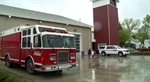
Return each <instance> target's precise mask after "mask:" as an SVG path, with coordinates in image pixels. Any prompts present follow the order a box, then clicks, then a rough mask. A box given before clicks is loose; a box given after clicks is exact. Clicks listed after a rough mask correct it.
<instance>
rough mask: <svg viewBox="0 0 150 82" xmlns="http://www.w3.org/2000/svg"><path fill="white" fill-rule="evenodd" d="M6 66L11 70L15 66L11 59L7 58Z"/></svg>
mask: <svg viewBox="0 0 150 82" xmlns="http://www.w3.org/2000/svg"><path fill="white" fill-rule="evenodd" d="M5 65H6V66H7V67H8V68H11V67H12V66H13V64H12V63H11V62H10V59H9V57H8V56H7V57H6V59H5Z"/></svg>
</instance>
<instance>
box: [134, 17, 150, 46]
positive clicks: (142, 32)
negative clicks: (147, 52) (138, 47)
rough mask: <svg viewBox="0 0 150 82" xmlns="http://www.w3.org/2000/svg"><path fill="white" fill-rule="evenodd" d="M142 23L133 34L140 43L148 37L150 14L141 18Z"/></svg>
mask: <svg viewBox="0 0 150 82" xmlns="http://www.w3.org/2000/svg"><path fill="white" fill-rule="evenodd" d="M142 23H143V25H142V27H141V28H140V29H139V30H138V31H137V33H136V34H135V36H136V37H137V38H138V39H139V40H140V41H141V42H142V43H144V40H145V39H148V38H149V35H148V30H150V15H146V17H144V18H143V21H142Z"/></svg>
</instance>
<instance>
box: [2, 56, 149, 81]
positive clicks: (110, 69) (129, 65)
mask: <svg viewBox="0 0 150 82" xmlns="http://www.w3.org/2000/svg"><path fill="white" fill-rule="evenodd" d="M77 60H78V63H79V67H76V68H74V69H71V70H63V72H62V73H56V72H48V73H37V74H36V75H29V74H28V73H27V72H26V70H25V68H22V67H15V68H7V67H6V66H4V64H3V63H2V66H1V67H0V69H1V70H5V71H8V72H10V73H13V74H16V75H18V76H20V77H22V78H24V79H28V80H30V81H31V82H32V81H33V82H150V56H142V55H140V56H139V55H136V56H133V55H131V56H128V57H118V56H109V57H101V56H100V57H95V58H92V59H88V58H87V56H80V55H78V59H77Z"/></svg>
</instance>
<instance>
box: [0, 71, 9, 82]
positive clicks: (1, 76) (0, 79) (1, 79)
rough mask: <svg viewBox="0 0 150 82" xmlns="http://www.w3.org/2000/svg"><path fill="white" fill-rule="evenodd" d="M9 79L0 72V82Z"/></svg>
mask: <svg viewBox="0 0 150 82" xmlns="http://www.w3.org/2000/svg"><path fill="white" fill-rule="evenodd" d="M7 77H8V74H7V73H3V72H0V81H3V80H5V79H6V78H7Z"/></svg>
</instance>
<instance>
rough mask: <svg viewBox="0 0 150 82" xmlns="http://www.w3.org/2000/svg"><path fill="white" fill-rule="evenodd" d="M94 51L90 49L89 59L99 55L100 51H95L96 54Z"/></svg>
mask: <svg viewBox="0 0 150 82" xmlns="http://www.w3.org/2000/svg"><path fill="white" fill-rule="evenodd" d="M92 51H93V50H92V49H91V48H89V50H88V58H93V57H95V56H96V55H98V54H99V52H98V51H93V52H94V53H92Z"/></svg>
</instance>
